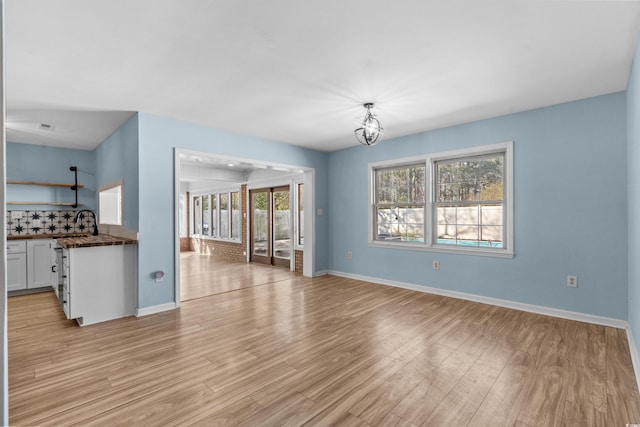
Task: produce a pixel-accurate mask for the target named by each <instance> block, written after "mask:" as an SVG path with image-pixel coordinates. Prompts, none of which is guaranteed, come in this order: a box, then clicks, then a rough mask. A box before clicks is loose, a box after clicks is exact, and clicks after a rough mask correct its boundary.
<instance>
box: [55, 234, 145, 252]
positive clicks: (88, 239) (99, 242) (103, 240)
mask: <svg viewBox="0 0 640 427" xmlns="http://www.w3.org/2000/svg"><path fill="white" fill-rule="evenodd" d="M56 242H57V243H58V244H59V245H60V246H62V247H63V248H65V249H74V248H90V247H93V246H115V245H135V244H137V243H138V241H137V240H134V239H127V238H125V237H115V236H109V235H107V234H99V235H97V236H93V235H87V234H84V235H81V236H71V237H64V238H58V239H56Z"/></svg>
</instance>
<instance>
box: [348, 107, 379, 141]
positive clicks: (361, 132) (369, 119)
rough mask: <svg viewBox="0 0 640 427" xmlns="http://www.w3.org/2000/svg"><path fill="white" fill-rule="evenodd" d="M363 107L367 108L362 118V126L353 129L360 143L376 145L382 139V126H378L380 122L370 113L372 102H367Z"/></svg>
mask: <svg viewBox="0 0 640 427" xmlns="http://www.w3.org/2000/svg"><path fill="white" fill-rule="evenodd" d="M364 108H366V109H367V113H366V114H365V115H364V119H363V120H362V126H361V127H359V128H358V129H356V130H354V131H353V133H355V135H356V139H357V140H358V142H359V143H360V144H362V145H376V144H377V143H378V142H380V140H381V139H382V133H383V132H384V128H383V127H382V126H380V122H379V121H378V119H376V117H375V116H374V115H373V114H371V109H372V108H373V102H367V103H366V104H364Z"/></svg>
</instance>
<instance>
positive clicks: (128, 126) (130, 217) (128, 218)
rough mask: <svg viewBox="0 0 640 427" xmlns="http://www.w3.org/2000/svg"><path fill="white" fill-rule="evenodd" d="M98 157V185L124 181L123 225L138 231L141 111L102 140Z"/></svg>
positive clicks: (98, 149) (96, 153)
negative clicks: (139, 119) (139, 125)
mask: <svg viewBox="0 0 640 427" xmlns="http://www.w3.org/2000/svg"><path fill="white" fill-rule="evenodd" d="M95 157H96V188H98V189H99V188H100V187H102V186H104V185H109V184H112V183H114V182H116V181H120V180H122V181H123V190H124V227H125V229H127V230H128V231H138V218H139V215H138V199H139V197H138V115H137V114H135V115H134V116H133V117H131V118H130V119H129V120H128V121H127V122H126V123H125V124H124V125H122V126H121V127H120V128H119V129H118V130H117V131H116V132H114V133H113V134H112V135H111V136H109V138H107V139H106V140H105V141H104V142H103V143H102V144H100V146H98V148H96V150H95ZM96 197H97V196H96Z"/></svg>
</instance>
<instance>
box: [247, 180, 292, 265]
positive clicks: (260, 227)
mask: <svg viewBox="0 0 640 427" xmlns="http://www.w3.org/2000/svg"><path fill="white" fill-rule="evenodd" d="M249 198H250V212H251V236H250V241H251V256H250V260H251V262H259V263H262V264H268V265H277V266H280V267H286V268H290V266H291V244H292V239H291V233H292V227H291V212H290V206H291V203H290V200H291V198H290V190H289V186H288V185H287V186H283V187H273V188H261V189H257V190H251V191H250V192H249Z"/></svg>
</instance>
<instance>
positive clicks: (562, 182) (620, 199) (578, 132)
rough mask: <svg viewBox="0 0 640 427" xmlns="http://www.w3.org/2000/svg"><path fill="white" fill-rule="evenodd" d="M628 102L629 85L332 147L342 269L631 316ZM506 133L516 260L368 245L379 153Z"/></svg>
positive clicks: (401, 153)
mask: <svg viewBox="0 0 640 427" xmlns="http://www.w3.org/2000/svg"><path fill="white" fill-rule="evenodd" d="M625 102H626V101H625V94H624V93H617V94H612V95H606V96H601V97H597V98H590V99H586V100H582V101H577V102H572V103H567V104H562V105H556V106H552V107H547V108H541V109H537V110H532V111H526V112H523V113H518V114H512V115H508V116H503V117H498V118H494V119H489V120H483V121H478V122H474V123H468V124H464V125H460V126H455V127H451V128H446V129H440V130H436V131H432V132H426V133H420V134H416V135H411V136H407V137H402V138H396V139H392V140H385V141H383V142H382V143H381V144H379V145H377V146H375V147H369V148H366V147H353V148H349V149H345V150H341V151H337V152H333V153H331V154H330V155H329V194H330V197H331V198H330V209H329V218H331V226H330V228H329V230H330V233H331V238H330V242H331V243H330V247H329V254H330V265H331V269H332V270H336V271H340V272H345V273H350V274H357V275H362V276H369V277H375V278H381V279H386V280H393V281H398V282H404V283H409V284H413V285H423V286H429V287H435V288H441V289H445V290H451V291H457V292H464V293H470V294H475V295H481V296H486V297H492V298H499V299H504V300H510V301H516V302H522V303H527V304H533V305H539V306H545V307H552V308H556V309H562V310H569V311H575V312H580V313H585V314H591V315H598V316H605V317H609V318H615V319H621V320H626V319H627V229H626V224H627V204H626V198H627V190H626V112H625V109H626V105H625ZM502 141H514V189H515V199H514V224H515V230H514V235H515V253H516V255H515V257H514V258H513V259H500V258H489V257H480V256H470V255H458V254H445V253H435V252H422V251H411V250H401V249H388V248H372V247H369V246H368V243H367V235H368V234H367V233H368V224H367V215H368V211H367V210H368V197H367V194H368V191H369V190H368V183H367V173H368V172H367V171H368V167H367V165H368V163H370V162H376V161H382V160H389V159H394V158H402V157H408V156H415V155H419V154H424V153H433V152H442V151H448V150H453V149H459V148H464V147H470V146H477V145H485V144H493V143H497V142H502ZM348 251H352V252H353V259H351V260H349V259H347V257H346V254H347V252H348ZM434 260H438V261H440V270H437V271H436V270H433V269H432V267H431V265H432V262H433V261H434ZM567 275H577V276H578V288H576V289H572V288H568V287H567V286H566V277H567Z"/></svg>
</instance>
